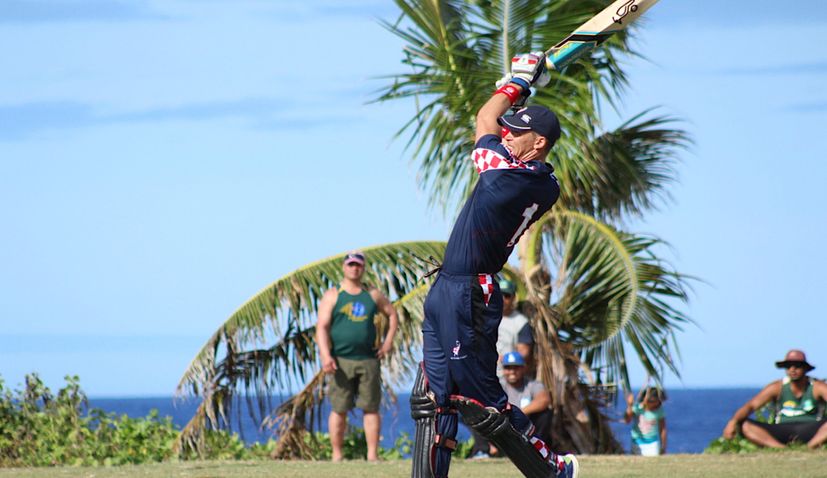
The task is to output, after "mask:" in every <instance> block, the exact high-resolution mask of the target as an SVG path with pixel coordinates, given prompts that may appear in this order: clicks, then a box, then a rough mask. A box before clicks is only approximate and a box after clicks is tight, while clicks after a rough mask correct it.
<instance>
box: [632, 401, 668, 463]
mask: <svg viewBox="0 0 827 478" xmlns="http://www.w3.org/2000/svg"><path fill="white" fill-rule="evenodd" d="M664 400H666V393H665V392H663V390H661V389H660V388H658V387H648V388H644V389H643V390H641V391H640V393H639V394H638V400H637V402H635V396H634V395H632V394H631V393H630V394H628V395H626V414H625V416H624V419H625V421H626V423H629V422H631V421H632V419H633V418H634V420H635V424H634V425H633V426H632V454H633V455H643V456H658V455H664V454H666V417H665V416H664V413H663V401H664Z"/></svg>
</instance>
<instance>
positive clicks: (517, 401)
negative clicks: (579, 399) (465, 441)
mask: <svg viewBox="0 0 827 478" xmlns="http://www.w3.org/2000/svg"><path fill="white" fill-rule="evenodd" d="M502 362H503V377H502V378H501V379H500V385H502V387H503V390H505V393H506V395H508V403H510V404H511V405H512V406H517V407H520V409H521V410H522V411H523V413H525V414H526V415H528V418H529V419H531V422H532V423H533V424H534V427H535V428H536V429H537V434H538V435H539V437H540V438H541V439H542V440H543V441H545V442H546V443H550V442H551V437H550V436H549V432H550V429H551V410H549V408H548V407H549V405H551V395H550V394H549V392H548V390H546V387H545V386H544V385H543V384H542V383H540V382H538V381H537V380H528V379H527V378H526V376H525V374H526V366H525V360H524V359H523V356H522V355H520V354H519V353H517V352H508V353H507V354H505V356H504V357H503V361H502ZM472 434H473V436H474V448H473V449H472V451H471V458H488V457H490V456H499V451H498V450H497V448H496V447H495V446H494V445H493V444H491V443H489V442H488V441H487V440H486V439H485V438H484V437H482V436H481V435H479V434H478V433H476V432H474V431H473V430H472Z"/></svg>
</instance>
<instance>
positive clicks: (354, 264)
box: [345, 262, 364, 267]
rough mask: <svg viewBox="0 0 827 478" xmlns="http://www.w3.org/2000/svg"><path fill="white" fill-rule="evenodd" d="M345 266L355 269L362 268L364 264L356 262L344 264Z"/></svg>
mask: <svg viewBox="0 0 827 478" xmlns="http://www.w3.org/2000/svg"><path fill="white" fill-rule="evenodd" d="M345 265H346V266H348V267H356V266H358V267H362V266H363V265H364V264H360V263H358V262H346V263H345Z"/></svg>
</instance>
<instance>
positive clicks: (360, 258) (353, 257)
mask: <svg viewBox="0 0 827 478" xmlns="http://www.w3.org/2000/svg"><path fill="white" fill-rule="evenodd" d="M342 262H344V263H345V264H348V263H351V262H355V263H357V264H361V265H365V253H364V252H362V251H350V252H348V253H347V254H345V259H344V260H343V261H342Z"/></svg>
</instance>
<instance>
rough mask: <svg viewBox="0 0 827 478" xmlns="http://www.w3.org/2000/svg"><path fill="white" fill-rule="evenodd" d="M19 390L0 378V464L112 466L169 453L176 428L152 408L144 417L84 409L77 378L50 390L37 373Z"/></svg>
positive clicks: (155, 459) (156, 458)
mask: <svg viewBox="0 0 827 478" xmlns="http://www.w3.org/2000/svg"><path fill="white" fill-rule="evenodd" d="M25 380H26V386H25V388H24V389H23V390H20V391H12V390H9V389H6V388H5V385H4V382H3V381H2V379H0V466H51V465H66V464H68V465H118V464H126V463H131V464H137V463H146V462H159V461H163V460H166V459H169V458H170V457H171V456H172V445H173V444H174V443H175V440H176V439H177V438H178V431H176V430H175V427H174V426H173V424H172V420H171V419H170V418H163V419H161V418H160V417H159V416H158V412H157V411H156V410H153V411H152V412H151V413H150V414H149V415H147V416H146V417H145V418H138V419H135V418H129V417H128V416H126V415H123V416H120V417H117V416H116V415H115V414H107V413H105V412H103V411H102V410H99V409H91V410H89V411H88V413H85V411H86V409H87V408H88V401H87V398H86V395H85V394H84V393H83V392H82V391H81V389H80V384H79V380H78V377H76V376H67V377H66V386H65V387H63V388H62V389H60V390H59V391H58V393H57V395H54V394H53V393H52V392H51V390H49V388H48V387H46V386H45V385H44V384H43V382H42V381H41V380H40V378H39V377H38V376H37V374H32V375H27V376H26V379H25Z"/></svg>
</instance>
